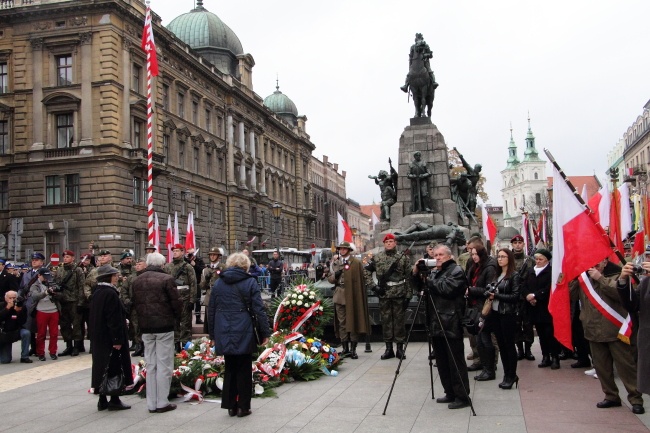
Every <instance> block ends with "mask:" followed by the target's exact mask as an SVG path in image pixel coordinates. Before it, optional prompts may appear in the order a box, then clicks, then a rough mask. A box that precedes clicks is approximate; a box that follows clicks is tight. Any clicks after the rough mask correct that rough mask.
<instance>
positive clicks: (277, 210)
mask: <svg viewBox="0 0 650 433" xmlns="http://www.w3.org/2000/svg"><path fill="white" fill-rule="evenodd" d="M271 212H272V213H273V219H274V220H275V241H276V242H275V245H276V246H277V248H278V251H280V231H279V230H278V224H279V223H280V215H282V205H281V204H280V203H278V202H277V201H276V202H274V203H273V207H272V208H271Z"/></svg>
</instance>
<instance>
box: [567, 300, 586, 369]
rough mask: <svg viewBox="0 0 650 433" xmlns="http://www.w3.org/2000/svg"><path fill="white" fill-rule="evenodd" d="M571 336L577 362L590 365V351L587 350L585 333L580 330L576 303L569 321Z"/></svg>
mask: <svg viewBox="0 0 650 433" xmlns="http://www.w3.org/2000/svg"><path fill="white" fill-rule="evenodd" d="M571 336H572V343H573V347H574V348H575V351H576V355H578V362H581V363H584V364H590V363H591V362H590V361H589V355H591V350H590V349H589V341H587V339H586V338H585V331H584V329H583V328H582V321H581V320H580V307H579V306H578V303H577V302H576V308H575V309H574V312H573V318H572V319H571Z"/></svg>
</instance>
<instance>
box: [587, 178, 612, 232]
mask: <svg viewBox="0 0 650 433" xmlns="http://www.w3.org/2000/svg"><path fill="white" fill-rule="evenodd" d="M587 204H588V205H589V208H590V209H591V210H592V211H593V212H594V213H595V216H596V221H598V222H599V223H600V225H601V226H602V227H603V228H604V229H606V228H607V227H609V204H610V197H609V189H608V188H607V182H605V186H603V187H602V188H601V189H600V190H598V192H597V193H596V194H594V195H592V196H591V198H590V199H589V201H588V202H587Z"/></svg>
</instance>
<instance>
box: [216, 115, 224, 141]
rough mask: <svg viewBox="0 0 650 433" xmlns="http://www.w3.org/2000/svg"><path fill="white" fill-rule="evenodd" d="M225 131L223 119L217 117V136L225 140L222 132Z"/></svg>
mask: <svg viewBox="0 0 650 433" xmlns="http://www.w3.org/2000/svg"><path fill="white" fill-rule="evenodd" d="M222 130H223V117H217V136H218V137H219V138H223V137H222V135H221V132H222Z"/></svg>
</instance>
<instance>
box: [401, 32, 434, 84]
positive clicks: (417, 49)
mask: <svg viewBox="0 0 650 433" xmlns="http://www.w3.org/2000/svg"><path fill="white" fill-rule="evenodd" d="M419 54H420V55H422V59H423V60H424V65H425V67H426V69H427V72H429V76H430V77H431V83H432V84H433V88H434V89H435V88H436V87H438V83H436V79H435V77H434V75H433V71H432V70H431V65H430V64H429V59H430V58H432V57H433V53H432V52H431V49H430V48H429V45H428V44H427V43H426V42H425V41H424V37H423V36H422V33H416V34H415V43H414V44H413V45H411V51H410V52H409V68H410V67H411V63H412V62H413V59H414V58H415V57H417V56H418V55H419ZM408 88H409V76H408V74H407V75H406V83H405V84H404V85H403V86H402V87H400V89H402V91H403V92H404V93H408Z"/></svg>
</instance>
